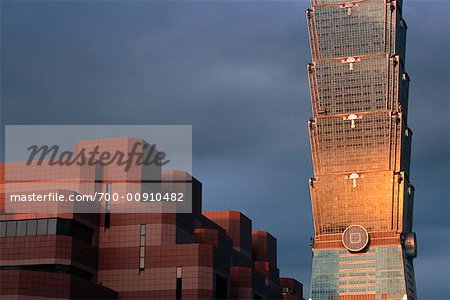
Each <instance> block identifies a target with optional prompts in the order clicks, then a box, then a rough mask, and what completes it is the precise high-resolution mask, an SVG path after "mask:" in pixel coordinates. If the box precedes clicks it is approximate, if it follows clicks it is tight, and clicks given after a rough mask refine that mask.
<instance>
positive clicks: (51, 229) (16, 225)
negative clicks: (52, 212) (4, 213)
mask: <svg viewBox="0 0 450 300" xmlns="http://www.w3.org/2000/svg"><path fill="white" fill-rule="evenodd" d="M55 234H56V235H66V236H72V237H73V238H77V239H79V240H81V241H83V242H85V243H87V244H90V245H91V244H92V242H93V236H94V229H93V228H91V227H89V226H86V225H84V224H81V223H79V222H77V221H75V220H72V219H62V218H51V219H34V220H19V221H15V220H14V221H13V220H11V221H0V237H2V238H4V237H21V236H36V235H55Z"/></svg>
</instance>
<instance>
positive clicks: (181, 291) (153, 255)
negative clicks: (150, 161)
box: [0, 138, 303, 299]
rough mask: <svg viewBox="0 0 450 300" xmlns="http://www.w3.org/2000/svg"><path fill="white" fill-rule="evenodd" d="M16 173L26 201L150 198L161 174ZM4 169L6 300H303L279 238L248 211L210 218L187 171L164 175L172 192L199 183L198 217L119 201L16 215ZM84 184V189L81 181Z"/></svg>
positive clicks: (114, 170)
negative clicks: (124, 206)
mask: <svg viewBox="0 0 450 300" xmlns="http://www.w3.org/2000/svg"><path fill="white" fill-rule="evenodd" d="M136 141H142V140H138V139H131V138H120V139H108V140H99V141H95V142H94V141H81V142H79V143H78V144H77V145H76V146H75V150H74V152H76V151H77V149H79V147H81V146H84V147H85V146H87V145H88V146H89V145H90V146H92V145H94V144H101V145H102V146H101V147H102V148H103V149H109V150H113V149H116V148H117V147H120V148H121V149H124V150H127V149H130V147H131V145H132V143H134V142H136ZM11 166H13V168H12V169H13V170H14V171H13V172H12V174H9V176H8V177H7V180H8V182H9V181H10V180H16V181H24V183H23V184H21V189H22V191H21V192H22V193H31V192H33V191H35V190H41V191H42V190H45V191H54V192H59V193H60V194H62V195H65V196H68V195H70V194H74V193H76V194H84V193H91V192H94V191H95V190H101V191H111V190H114V191H127V192H129V191H132V192H136V191H142V190H143V187H142V186H140V185H143V184H144V183H141V182H140V180H141V179H142V176H143V175H142V174H144V173H149V172H150V173H152V172H153V173H155V170H146V169H145V168H146V167H143V166H132V167H131V168H130V170H129V171H128V172H126V174H124V175H123V176H122V175H120V176H122V177H120V176H119V177H120V179H121V180H119V181H118V180H112V177H113V175H112V174H114V176H117V174H118V173H119V167H118V166H103V167H101V172H98V170H96V168H97V167H96V166H94V167H88V166H71V167H66V166H64V167H55V166H52V167H48V166H27V167H26V169H25V167H24V168H21V166H20V163H13V164H11ZM3 170H4V165H1V168H0V171H1V174H2V176H1V178H2V184H1V185H0V189H1V190H0V195H1V196H0V197H1V198H0V199H1V201H0V298H1V299H18V298H34V299H45V298H48V299H50V298H52V299H54V298H60V299H72V298H78V299H303V296H302V293H303V291H302V285H301V284H300V283H299V282H298V281H296V280H294V279H287V278H281V279H280V277H279V270H278V267H277V242H276V239H275V238H274V237H273V236H272V235H270V234H269V233H268V232H265V231H259V230H252V223H251V220H250V219H249V218H247V217H246V216H245V215H243V214H242V213H240V212H235V211H222V212H206V213H202V208H201V207H202V186H201V183H200V182H199V181H198V180H196V179H195V178H193V177H191V176H190V175H189V174H187V173H185V172H181V171H161V170H160V169H159V170H156V171H157V172H159V174H160V176H159V178H160V180H161V184H162V186H163V189H164V188H165V189H169V188H170V187H171V185H172V184H174V183H180V182H181V183H183V182H186V183H189V184H190V185H192V212H191V213H161V212H160V213H154V212H142V213H139V212H135V211H133V212H126V211H125V212H115V213H111V211H110V209H113V206H114V205H115V203H111V207H109V208H108V210H102V212H101V213H78V212H75V210H74V212H72V213H67V212H64V213H59V212H58V213H55V212H48V213H43V212H41V211H40V212H38V213H14V214H9V213H5V208H6V206H5V202H6V201H7V199H8V193H5V191H4V187H5V184H4V183H5V180H4V175H3V174H4V172H3ZM36 172H37V173H39V174H42V180H36V179H34V180H31V181H29V182H28V181H27V180H26V178H27V176H28V175H27V174H31V173H36ZM51 174H53V175H55V174H56V175H58V176H57V177H56V176H53V177H51V176H50V175H51ZM77 174H78V175H77ZM99 174H101V175H100V177H99ZM76 176H79V177H80V178H82V179H83V184H82V185H81V184H79V182H81V181H76V180H75V183H74V181H73V179H74V177H76ZM55 178H58V179H55ZM67 179H69V180H67ZM75 179H76V178H75ZM116 179H117V178H116ZM136 182H138V183H136ZM140 204H142V203H139V204H135V205H140ZM30 205H34V204H30ZM71 205H76V204H71ZM102 209H105V208H104V207H103V208H102Z"/></svg>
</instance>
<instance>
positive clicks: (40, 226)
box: [37, 219, 47, 235]
mask: <svg viewBox="0 0 450 300" xmlns="http://www.w3.org/2000/svg"><path fill="white" fill-rule="evenodd" d="M46 234H47V219H40V220H38V222H37V235H46Z"/></svg>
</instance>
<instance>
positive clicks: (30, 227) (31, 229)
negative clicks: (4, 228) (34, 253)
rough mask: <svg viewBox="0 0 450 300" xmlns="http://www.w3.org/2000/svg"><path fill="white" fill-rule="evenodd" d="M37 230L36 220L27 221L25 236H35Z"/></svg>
mask: <svg viewBox="0 0 450 300" xmlns="http://www.w3.org/2000/svg"><path fill="white" fill-rule="evenodd" d="M36 230H37V220H28V221H27V235H28V236H30V235H36Z"/></svg>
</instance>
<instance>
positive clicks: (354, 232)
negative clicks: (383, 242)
mask: <svg viewBox="0 0 450 300" xmlns="http://www.w3.org/2000/svg"><path fill="white" fill-rule="evenodd" d="M342 244H344V247H345V248H347V250H348V251H350V252H360V251H363V250H364V249H366V248H367V246H368V245H369V233H368V232H367V230H366V229H365V228H364V227H362V226H359V225H352V226H349V227H347V229H345V230H344V233H343V234H342Z"/></svg>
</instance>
